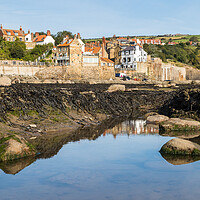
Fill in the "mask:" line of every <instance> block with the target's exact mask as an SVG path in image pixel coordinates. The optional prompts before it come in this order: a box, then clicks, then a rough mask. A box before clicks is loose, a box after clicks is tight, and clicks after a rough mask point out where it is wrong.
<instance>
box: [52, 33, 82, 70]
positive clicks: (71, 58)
mask: <svg viewBox="0 0 200 200" xmlns="http://www.w3.org/2000/svg"><path fill="white" fill-rule="evenodd" d="M83 52H85V44H84V43H83V41H82V40H81V37H80V33H78V34H77V35H75V36H74V38H73V39H70V38H69V37H68V36H66V37H65V38H64V39H63V42H62V43H61V44H59V45H58V46H57V48H56V50H55V51H54V56H53V61H54V63H55V64H58V65H63V66H66V65H80V64H81V63H82V53H83Z"/></svg>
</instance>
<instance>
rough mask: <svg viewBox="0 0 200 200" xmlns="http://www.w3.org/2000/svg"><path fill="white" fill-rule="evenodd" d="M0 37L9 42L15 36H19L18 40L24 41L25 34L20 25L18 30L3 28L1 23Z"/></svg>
mask: <svg viewBox="0 0 200 200" xmlns="http://www.w3.org/2000/svg"><path fill="white" fill-rule="evenodd" d="M0 37H3V39H5V40H6V41H10V42H14V41H15V40H16V39H17V38H19V40H20V41H23V42H24V41H25V34H24V31H23V30H22V27H21V26H20V29H19V30H13V29H3V26H2V24H1V29H0Z"/></svg>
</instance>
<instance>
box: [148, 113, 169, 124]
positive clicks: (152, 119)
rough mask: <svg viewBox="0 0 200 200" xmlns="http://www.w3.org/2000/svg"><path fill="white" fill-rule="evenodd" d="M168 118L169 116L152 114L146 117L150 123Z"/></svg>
mask: <svg viewBox="0 0 200 200" xmlns="http://www.w3.org/2000/svg"><path fill="white" fill-rule="evenodd" d="M167 120H169V117H167V116H165V115H152V116H148V117H147V121H148V122H151V123H161V122H164V121H167Z"/></svg>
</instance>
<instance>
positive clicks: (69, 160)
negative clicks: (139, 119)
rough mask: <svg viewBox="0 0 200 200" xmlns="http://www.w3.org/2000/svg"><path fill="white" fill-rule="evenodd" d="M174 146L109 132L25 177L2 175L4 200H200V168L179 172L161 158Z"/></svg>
mask: <svg viewBox="0 0 200 200" xmlns="http://www.w3.org/2000/svg"><path fill="white" fill-rule="evenodd" d="M168 140H170V138H169V137H161V136H159V135H157V134H155V135H152V134H136V135H134V134H129V136H127V135H120V134H119V135H118V136H117V137H116V139H114V138H113V136H112V135H109V134H108V132H107V136H106V137H103V136H102V137H100V138H98V139H97V140H95V141H87V140H85V141H81V142H76V143H70V144H67V145H65V146H64V147H63V148H62V149H61V150H60V152H59V153H58V155H56V156H54V157H53V158H51V159H46V160H37V161H36V162H35V163H33V164H32V165H30V166H28V167H27V168H25V169H24V170H23V171H21V172H20V173H19V174H16V175H14V176H13V175H6V174H4V173H3V172H1V174H0V178H1V182H0V194H1V197H0V199H67V200H71V199H73V200H77V199H81V200H94V199H95V200H103V199H108V200H109V199H114V200H126V199H137V200H140V199H145V200H146V199H152V200H155V199H198V197H199V195H200V190H199V187H200V162H195V163H191V164H187V165H181V166H173V165H171V164H169V163H168V162H166V161H165V160H164V159H163V158H162V157H161V155H160V154H159V152H158V151H159V149H160V148H161V146H162V145H163V144H164V143H165V142H167V141H168Z"/></svg>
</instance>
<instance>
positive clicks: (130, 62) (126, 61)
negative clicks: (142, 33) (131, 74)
mask: <svg viewBox="0 0 200 200" xmlns="http://www.w3.org/2000/svg"><path fill="white" fill-rule="evenodd" d="M120 54H121V65H118V66H116V68H123V69H130V70H137V63H138V62H147V53H146V52H145V51H144V49H143V48H142V47H141V46H140V45H139V44H137V45H135V46H128V47H126V48H124V49H122V51H121V52H120Z"/></svg>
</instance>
